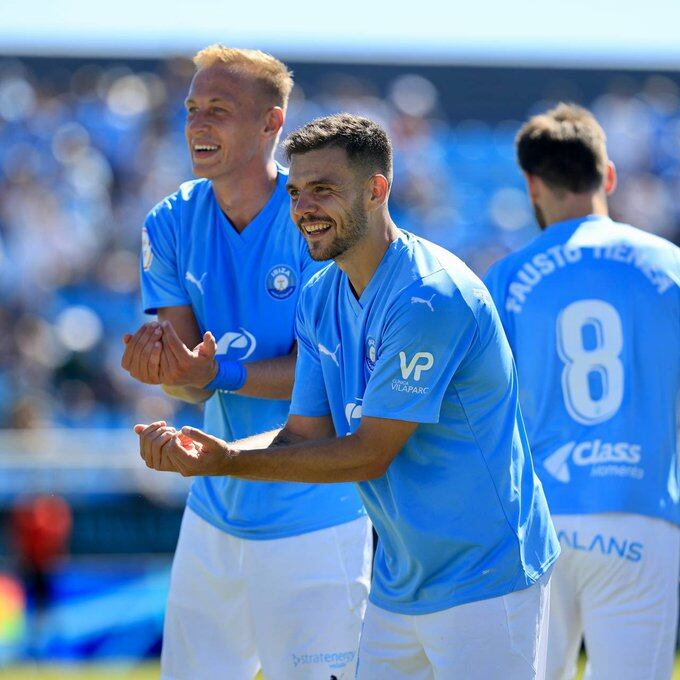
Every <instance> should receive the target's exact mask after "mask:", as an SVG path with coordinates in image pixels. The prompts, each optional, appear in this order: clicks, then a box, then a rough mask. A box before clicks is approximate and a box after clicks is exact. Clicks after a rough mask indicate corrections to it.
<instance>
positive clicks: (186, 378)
mask: <svg viewBox="0 0 680 680" xmlns="http://www.w3.org/2000/svg"><path fill="white" fill-rule="evenodd" d="M161 328H162V331H163V335H162V349H163V351H162V352H161V354H160V381H161V383H163V384H164V385H172V386H177V387H181V386H189V387H198V388H202V387H205V385H207V384H208V383H209V382H210V381H211V380H212V379H213V378H214V377H215V375H216V374H217V362H216V361H215V353H216V352H217V343H216V341H215V337H214V336H213V334H212V333H211V332H210V331H206V333H204V334H203V340H202V341H201V342H199V343H198V345H196V347H194V349H193V350H190V349H189V348H188V347H187V346H186V345H185V344H184V343H183V342H182V341H181V340H180V338H179V336H178V335H177V332H176V331H175V329H174V327H173V325H172V324H171V323H170V322H169V321H164V322H163V323H162V324H161Z"/></svg>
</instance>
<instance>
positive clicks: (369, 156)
mask: <svg viewBox="0 0 680 680" xmlns="http://www.w3.org/2000/svg"><path fill="white" fill-rule="evenodd" d="M331 147H334V148H340V149H344V150H345V152H346V154H347V158H348V160H349V161H350V163H352V164H353V165H354V166H355V167H357V168H359V169H361V170H362V171H363V172H365V173H366V174H369V175H372V174H375V173H379V174H381V175H384V176H385V177H386V178H387V180H388V181H389V182H390V184H391V183H392V144H391V142H390V139H389V137H388V136H387V133H386V132H385V130H383V129H382V127H380V125H378V123H375V122H374V121H372V120H370V119H368V118H362V117H360V116H353V115H351V114H349V113H338V114H335V115H334V116H326V117H325V118H317V119H316V120H313V121H312V122H311V123H307V125H305V126H303V127H301V128H299V129H298V130H295V131H294V132H291V133H290V134H289V135H288V137H287V138H286V140H285V141H284V143H283V149H284V152H285V154H286V157H287V158H288V160H289V161H290V160H291V159H292V157H293V156H295V155H296V154H302V153H307V152H309V151H316V150H318V149H325V148H331Z"/></svg>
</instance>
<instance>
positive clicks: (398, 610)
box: [368, 548, 560, 616]
mask: <svg viewBox="0 0 680 680" xmlns="http://www.w3.org/2000/svg"><path fill="white" fill-rule="evenodd" d="M559 555H560V550H559V548H558V550H557V552H555V553H553V554H552V555H551V556H550V557H549V558H548V560H547V561H546V562H545V564H543V565H542V566H541V568H540V571H538V572H537V573H536V574H535V575H530V574H528V573H527V572H526V571H525V572H524V580H523V581H522V582H521V583H520V584H519V585H516V586H513V585H509V584H508V585H505V586H503V587H501V588H499V589H498V590H497V591H493V592H490V593H487V594H485V595H483V596H481V597H453V598H451V599H450V600H446V601H444V602H442V603H440V604H436V605H420V606H419V605H417V604H416V605H414V604H411V605H408V604H407V605H405V606H399V605H398V604H397V605H393V604H391V603H389V602H385V601H384V600H383V601H381V600H380V599H379V598H376V597H375V596H374V595H373V593H372V592H371V593H369V595H368V599H369V601H370V602H371V603H372V604H374V605H375V606H376V607H380V609H384V610H386V611H388V612H392V613H394V614H406V615H407V616H420V615H424V614H436V613H437V612H442V611H444V610H446V609H451V608H452V607H458V606H460V605H463V604H470V603H472V602H482V601H483V600H491V599H493V598H494V597H502V596H503V595H510V594H511V593H516V592H519V591H520V590H526V589H527V588H531V586H533V585H535V584H536V582H537V581H538V580H539V579H540V578H541V577H542V576H543V575H544V574H546V573H548V572H549V571H550V569H551V568H552V567H553V565H554V564H555V562H556V561H557V558H558V557H559Z"/></svg>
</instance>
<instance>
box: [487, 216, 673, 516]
mask: <svg viewBox="0 0 680 680" xmlns="http://www.w3.org/2000/svg"><path fill="white" fill-rule="evenodd" d="M486 282H487V285H488V286H489V290H490V292H491V293H492V296H493V298H494V300H495V302H496V304H497V306H498V309H499V312H500V315H501V319H502V321H503V325H504V326H505V330H506V333H507V336H508V339H509V341H510V345H511V346H512V349H513V352H514V354H515V359H516V362H517V369H518V374H519V384H520V402H521V404H522V411H523V413H524V416H525V419H526V423H527V431H528V434H529V441H530V442H531V447H532V451H533V454H534V459H535V461H536V471H537V473H538V475H539V477H541V479H542V481H543V485H544V487H545V490H546V496H547V497H548V501H549V503H550V509H551V510H552V512H553V513H566V514H580V513H599V512H628V513H635V514H642V515H649V516H652V517H660V518H663V519H666V520H669V521H671V522H676V523H677V522H678V521H679V520H680V515H679V514H678V511H679V505H678V501H679V498H680V487H679V485H678V470H677V427H678V420H677V413H678V411H677V409H678V403H679V402H678V399H679V395H680V250H679V249H678V248H676V247H675V246H674V245H672V244H671V243H669V242H668V241H665V240H664V239H662V238H659V237H657V236H654V235H651V234H648V233H645V232H643V231H640V230H638V229H635V228H633V227H631V226H629V225H626V224H619V223H616V222H614V221H612V220H611V219H609V218H608V217H603V216H596V215H591V216H588V217H584V218H580V219H576V220H569V221H566V222H561V223H558V224H553V225H551V226H550V227H548V229H546V231H545V232H544V233H543V234H541V235H540V236H539V237H538V238H537V239H536V240H535V241H533V242H532V243H531V244H529V245H528V246H527V247H525V248H524V249H523V250H520V251H518V252H517V253H514V254H512V255H509V256H508V257H506V258H505V259H504V260H501V261H500V262H499V263H497V264H496V265H494V267H492V269H491V270H490V272H489V273H488V275H487V277H486Z"/></svg>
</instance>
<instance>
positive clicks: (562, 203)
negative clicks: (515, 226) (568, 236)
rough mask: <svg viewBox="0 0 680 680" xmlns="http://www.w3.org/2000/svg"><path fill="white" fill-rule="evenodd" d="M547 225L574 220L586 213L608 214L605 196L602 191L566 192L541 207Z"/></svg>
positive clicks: (584, 215)
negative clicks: (564, 194) (563, 196)
mask: <svg viewBox="0 0 680 680" xmlns="http://www.w3.org/2000/svg"><path fill="white" fill-rule="evenodd" d="M543 214H544V216H545V220H546V223H547V226H550V225H551V224H555V223H557V222H566V221H567V220H576V219H578V218H579V217H586V216H587V215H603V216H605V217H606V216H607V215H609V208H608V206H607V198H606V196H605V195H604V193H602V192H598V193H596V194H567V196H566V197H565V198H563V199H562V200H559V201H555V202H553V203H552V204H551V205H547V206H545V207H544V208H543Z"/></svg>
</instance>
